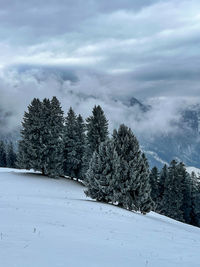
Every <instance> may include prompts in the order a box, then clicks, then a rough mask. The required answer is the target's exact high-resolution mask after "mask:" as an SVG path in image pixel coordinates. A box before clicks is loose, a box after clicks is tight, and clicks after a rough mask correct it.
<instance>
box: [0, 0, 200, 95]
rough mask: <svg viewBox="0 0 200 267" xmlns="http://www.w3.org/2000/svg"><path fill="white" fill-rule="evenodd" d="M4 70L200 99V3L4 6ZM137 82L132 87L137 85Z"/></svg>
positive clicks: (139, 0) (25, 1) (59, 1)
mask: <svg viewBox="0 0 200 267" xmlns="http://www.w3.org/2000/svg"><path fill="white" fill-rule="evenodd" d="M0 51H1V52H0V65H1V68H5V67H11V66H13V65H14V66H16V65H17V66H18V65H27V64H28V65H37V66H40V65H42V66H51V67H62V68H63V69H66V71H67V70H69V69H70V70H71V69H72V70H73V71H77V70H82V71H83V70H84V71H86V72H89V73H91V72H93V73H94V72H97V73H101V74H102V75H103V74H105V75H107V77H108V76H109V75H110V77H111V76H112V77H114V78H113V79H115V78H116V79H117V77H119V76H122V79H124V80H129V81H130V83H129V85H127V84H126V83H125V84H124V90H125V91H126V88H127V87H128V89H127V90H128V91H129V92H130V90H132V91H133V93H134V92H136V94H139V95H141V96H143V97H145V96H148V95H177V96H179V95H180V96H183V95H190V96H196V95H198V96H199V95H200V82H199V80H200V1H199V0H188V1H180V0H178V1H176V0H172V1H170V0H165V1H157V0H110V1H108V0H101V1H100V0H87V1H85V0H48V1H41V0H7V1H5V0H0ZM131 82H132V84H131Z"/></svg>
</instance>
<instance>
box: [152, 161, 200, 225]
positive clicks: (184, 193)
mask: <svg viewBox="0 0 200 267" xmlns="http://www.w3.org/2000/svg"><path fill="white" fill-rule="evenodd" d="M149 177H150V184H151V198H152V200H153V201H154V203H155V205H154V208H153V210H154V211H156V212H158V213H160V214H163V215H166V216H168V217H170V218H173V219H175V220H178V221H181V222H185V223H188V224H192V225H195V226H198V227H200V180H199V177H197V176H196V174H195V173H194V172H192V173H191V175H190V174H189V173H188V172H187V171H186V168H185V166H184V164H183V163H182V162H179V163H178V162H177V161H176V160H172V162H171V163H170V165H169V166H167V165H164V167H163V168H162V170H161V171H159V170H158V169H157V167H154V168H152V170H151V172H150V176H149Z"/></svg>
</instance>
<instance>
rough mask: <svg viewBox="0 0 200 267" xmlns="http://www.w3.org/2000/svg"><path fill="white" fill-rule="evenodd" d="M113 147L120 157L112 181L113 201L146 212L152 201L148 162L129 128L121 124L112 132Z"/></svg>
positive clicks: (149, 208)
mask: <svg viewBox="0 0 200 267" xmlns="http://www.w3.org/2000/svg"><path fill="white" fill-rule="evenodd" d="M113 142H114V147H115V150H116V152H117V155H118V157H119V158H120V166H118V168H117V172H116V175H115V177H114V179H115V181H114V183H113V202H117V203H118V205H120V206H123V207H125V208H128V209H130V210H135V211H141V212H142V213H147V212H149V211H150V210H151V206H152V205H153V202H152V200H151V197H150V193H151V188H150V184H149V170H148V163H147V160H146V158H145V156H144V154H142V153H141V151H140V147H139V143H138V141H137V139H136V137H135V136H134V134H133V132H132V131H131V129H130V128H128V127H127V126H125V125H121V126H120V127H119V130H118V131H117V130H114V132H113Z"/></svg>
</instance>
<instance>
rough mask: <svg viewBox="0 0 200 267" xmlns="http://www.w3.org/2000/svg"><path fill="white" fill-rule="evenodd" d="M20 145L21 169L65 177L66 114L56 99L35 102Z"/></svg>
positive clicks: (29, 110) (27, 113) (29, 109)
mask: <svg viewBox="0 0 200 267" xmlns="http://www.w3.org/2000/svg"><path fill="white" fill-rule="evenodd" d="M22 126H23V129H22V131H21V137H22V138H21V140H20V142H19V153H18V165H19V167H21V168H25V169H34V170H35V171H41V172H42V174H43V175H48V176H51V177H57V176H59V175H60V174H61V173H62V127H63V112H62V110H61V107H60V103H59V101H58V100H57V98H56V97H53V99H52V100H51V101H50V100H49V99H46V98H45V99H44V100H43V102H41V101H40V100H39V99H36V98H34V99H33V101H32V102H31V104H30V105H29V106H28V112H25V114H24V119H23V122H22Z"/></svg>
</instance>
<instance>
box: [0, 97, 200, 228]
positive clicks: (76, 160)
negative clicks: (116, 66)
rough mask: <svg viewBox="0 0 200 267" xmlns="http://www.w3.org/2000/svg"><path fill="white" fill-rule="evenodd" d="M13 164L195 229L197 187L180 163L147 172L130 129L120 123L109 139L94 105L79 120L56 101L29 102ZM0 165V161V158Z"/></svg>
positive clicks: (199, 215) (199, 222) (199, 210)
mask: <svg viewBox="0 0 200 267" xmlns="http://www.w3.org/2000/svg"><path fill="white" fill-rule="evenodd" d="M21 137H22V138H21V140H20V142H19V149H18V157H17V161H18V166H19V167H21V168H24V169H34V170H36V171H41V172H42V174H43V175H48V176H50V177H58V176H64V175H65V176H69V177H71V178H76V179H77V180H82V181H83V182H84V184H85V185H86V187H87V189H86V191H85V193H86V195H88V196H90V197H91V198H93V199H96V200H98V201H103V202H107V203H113V204H116V205H119V206H121V207H123V208H126V209H129V210H134V211H140V212H141V213H143V214H145V213H147V212H149V211H151V210H152V209H153V210H154V211H156V212H158V213H161V214H164V215H166V216H169V217H171V218H173V219H176V220H179V221H182V222H186V223H189V224H193V225H196V226H200V183H199V180H198V178H197V177H196V176H195V174H194V173H192V175H189V174H188V173H187V171H186V168H185V166H184V164H183V163H177V162H176V161H175V160H173V161H172V162H171V164H170V166H169V167H167V166H166V165H165V166H164V167H163V169H162V170H161V171H160V172H159V170H158V169H157V168H156V167H154V168H153V169H152V170H151V172H150V171H149V166H148V162H147V159H146V157H145V154H144V153H142V151H141V150H140V146H139V143H138V140H137V138H136V137H135V135H134V134H133V132H132V131H131V129H130V128H128V127H127V126H125V125H121V126H120V127H119V129H118V130H116V129H115V130H114V131H113V134H112V136H109V131H108V121H107V119H106V117H105V114H104V112H103V110H102V108H101V107H100V106H95V107H94V108H93V111H92V115H91V116H90V117H88V118H87V119H86V120H85V121H84V120H83V118H82V116H81V115H76V114H75V112H74V111H73V109H72V108H70V109H69V111H68V113H67V116H66V117H65V116H64V112H63V111H62V108H61V105H60V102H59V101H58V99H57V98H56V97H53V98H52V99H51V100H49V99H46V98H45V99H44V100H43V101H40V100H39V99H37V98H35V99H33V101H32V102H31V104H30V105H29V106H28V111H27V112H25V114H24V118H23V122H22V131H21ZM0 162H1V160H0Z"/></svg>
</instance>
